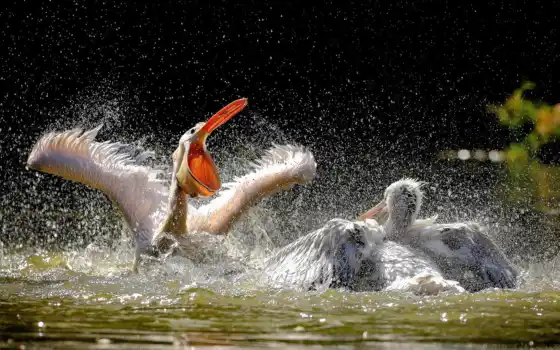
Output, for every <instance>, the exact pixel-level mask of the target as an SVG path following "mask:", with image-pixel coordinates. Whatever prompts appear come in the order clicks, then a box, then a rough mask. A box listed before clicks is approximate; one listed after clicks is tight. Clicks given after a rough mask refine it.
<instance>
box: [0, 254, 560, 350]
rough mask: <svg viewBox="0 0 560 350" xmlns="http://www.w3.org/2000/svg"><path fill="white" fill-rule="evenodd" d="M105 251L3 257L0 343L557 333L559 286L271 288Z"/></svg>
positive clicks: (348, 342) (501, 337) (380, 339)
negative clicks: (99, 259) (140, 263)
mask: <svg viewBox="0 0 560 350" xmlns="http://www.w3.org/2000/svg"><path fill="white" fill-rule="evenodd" d="M105 258H108V256H105ZM109 258H110V260H111V261H112V262H113V263H114V262H117V264H116V266H115V265H110V264H108V263H106V264H96V263H95V258H93V259H92V260H93V261H86V260H88V258H84V257H83V256H82V255H73V254H53V253H50V254H47V253H45V254H41V255H32V256H17V255H12V256H10V257H9V258H7V259H6V257H4V260H3V262H2V268H1V272H0V273H1V275H0V276H1V277H0V283H1V284H2V288H1V290H0V304H1V307H0V345H1V346H3V347H6V346H8V347H9V346H14V347H15V346H16V345H17V344H28V345H30V347H29V348H33V346H31V345H32V344H35V346H41V348H44V347H46V346H48V345H50V346H54V345H56V346H57V347H67V348H73V347H79V348H105V349H107V348H123V345H126V346H127V347H129V348H132V347H134V346H136V347H138V346H139V345H138V344H141V346H142V348H146V347H153V348H165V347H169V348H177V347H179V348H180V347H181V346H186V345H224V346H225V345H235V346H239V347H244V346H259V347H268V346H270V347H282V344H284V346H286V345H294V346H295V345H297V346H299V347H311V346H313V345H321V346H334V345H337V346H340V345H345V346H346V347H350V348H359V347H361V346H365V345H366V344H368V343H371V344H370V345H377V346H380V345H384V347H385V346H388V345H389V344H394V343H410V342H421V343H422V344H424V345H428V344H430V343H437V344H440V345H441V346H444V345H446V344H450V343H453V344H457V343H470V344H473V343H499V344H510V345H525V346H529V345H533V346H537V345H547V344H557V343H558V342H559V340H560V327H559V325H560V293H558V292H557V291H555V290H552V289H549V290H547V288H542V289H541V290H540V291H532V292H531V291H529V289H525V291H507V292H506V291H497V290H496V291H494V290H492V291H485V292H481V293H477V294H460V295H448V296H439V297H418V296H412V295H402V294H390V293H349V292H345V291H341V290H329V291H326V292H323V293H314V292H298V291H281V290H270V289H260V288H255V287H254V286H252V285H251V284H247V283H239V282H236V281H235V280H230V279H228V278H227V277H223V278H216V277H212V276H207V274H208V269H202V268H198V267H195V266H192V265H189V264H188V262H186V261H181V259H178V258H177V259H172V261H170V262H168V263H167V264H164V265H157V264H156V265H152V266H151V267H148V268H145V269H143V270H142V272H141V273H140V274H139V275H130V274H128V273H127V270H126V265H127V264H126V263H123V262H122V261H121V263H120V264H119V263H118V262H119V258H117V257H116V256H112V257H109ZM92 262H94V264H91V263H92ZM80 264H81V265H80ZM119 265H120V266H119ZM216 275H218V274H216ZM135 344H136V345H135ZM432 345H433V344H432ZM432 345H430V346H432ZM414 346H415V347H416V346H417V345H414ZM433 346H435V345H433Z"/></svg>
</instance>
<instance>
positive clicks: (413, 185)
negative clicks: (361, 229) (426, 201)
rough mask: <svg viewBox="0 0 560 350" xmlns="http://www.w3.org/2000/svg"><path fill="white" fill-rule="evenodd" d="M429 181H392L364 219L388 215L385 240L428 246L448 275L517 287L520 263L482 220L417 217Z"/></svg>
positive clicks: (477, 286)
mask: <svg viewBox="0 0 560 350" xmlns="http://www.w3.org/2000/svg"><path fill="white" fill-rule="evenodd" d="M423 185H424V183H422V182H419V181H415V180H412V179H402V180H399V181H397V182H395V183H393V184H391V185H390V186H389V187H387V189H386V190H385V194H384V197H383V200H381V201H380V202H379V204H377V205H376V206H374V207H373V208H371V209H370V210H368V211H367V212H365V213H363V214H362V215H361V216H360V219H366V220H367V219H371V218H374V217H377V218H379V219H380V220H383V219H384V217H385V218H386V221H385V223H384V225H383V227H384V229H385V239H387V240H392V241H394V242H397V243H400V244H403V245H406V246H409V247H412V248H415V249H418V250H420V251H422V252H423V253H424V254H426V255H427V256H428V257H429V258H430V259H431V260H432V261H433V263H434V264H436V265H437V266H438V267H439V268H440V269H441V271H442V272H443V276H445V278H447V279H451V280H455V281H458V282H459V283H460V285H461V286H462V287H464V288H465V289H467V290H469V291H478V290H481V289H485V288H491V287H498V288H514V287H515V286H516V284H517V275H518V273H517V271H516V269H515V267H514V266H513V264H512V263H511V262H510V261H509V260H508V259H507V258H506V256H505V255H504V254H503V253H502V251H500V249H499V248H498V246H497V245H496V244H495V243H494V241H493V240H492V239H491V238H490V237H489V236H488V235H487V234H486V232H485V231H484V230H483V229H482V228H481V227H480V225H479V224H477V223H475V222H465V223H449V224H437V223H435V217H434V218H431V219H425V220H417V217H418V212H419V211H420V207H421V205H422V198H423V196H424V194H423V192H422V186H423Z"/></svg>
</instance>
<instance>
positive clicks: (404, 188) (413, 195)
mask: <svg viewBox="0 0 560 350" xmlns="http://www.w3.org/2000/svg"><path fill="white" fill-rule="evenodd" d="M424 184H425V183H423V182H420V181H416V180H414V179H401V180H399V181H396V182H394V183H392V184H391V185H390V186H389V187H387V189H386V190H385V193H384V195H383V199H382V200H381V201H380V202H379V203H378V204H377V205H375V206H374V207H373V208H371V209H370V210H368V211H366V212H365V213H363V214H362V215H360V217H359V218H360V219H362V220H366V219H373V218H377V219H378V220H381V221H383V220H385V219H386V222H385V224H384V226H385V228H386V231H387V238H388V239H393V238H395V237H394V236H397V237H401V236H403V235H404V234H405V233H406V229H407V228H408V227H409V226H410V225H411V224H412V223H413V222H414V221H415V220H416V218H417V217H418V212H419V211H420V207H421V206H422V197H423V196H424V194H423V192H422V186H424Z"/></svg>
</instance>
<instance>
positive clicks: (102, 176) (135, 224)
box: [27, 99, 316, 271]
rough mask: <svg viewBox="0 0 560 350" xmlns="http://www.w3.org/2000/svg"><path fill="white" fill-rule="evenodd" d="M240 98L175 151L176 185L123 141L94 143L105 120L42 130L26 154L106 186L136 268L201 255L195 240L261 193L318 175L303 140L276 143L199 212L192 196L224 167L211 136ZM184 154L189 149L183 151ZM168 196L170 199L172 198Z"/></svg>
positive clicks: (211, 188)
mask: <svg viewBox="0 0 560 350" xmlns="http://www.w3.org/2000/svg"><path fill="white" fill-rule="evenodd" d="M246 104H247V100H246V99H240V100H237V101H234V102H232V103H231V104H229V105H228V106H226V107H224V108H223V109H222V110H220V111H219V112H218V113H216V114H215V115H214V116H213V117H212V118H210V119H209V120H208V121H207V122H206V123H198V124H197V125H196V126H195V127H194V128H192V129H190V130H189V131H187V132H186V133H185V134H184V135H183V136H182V137H181V139H180V140H179V145H178V147H177V149H176V150H175V152H174V153H173V171H172V174H171V185H170V186H169V188H167V186H166V184H165V181H163V180H162V179H161V178H160V175H161V171H158V170H156V169H153V168H150V167H147V166H144V165H141V164H140V161H141V159H142V158H143V157H144V156H145V154H141V155H139V156H138V157H136V158H133V157H132V156H131V155H130V154H129V153H126V152H124V151H122V149H123V146H125V145H123V144H121V143H111V142H108V141H106V142H96V141H95V136H96V135H97V133H98V131H99V130H100V129H101V125H100V126H98V127H96V128H94V129H92V130H89V131H86V132H82V130H81V129H73V130H68V131H64V132H53V133H48V134H46V135H44V136H42V137H41V138H40V139H39V140H38V141H37V143H36V144H35V146H34V147H33V150H32V151H31V153H30V155H29V158H28V160H27V165H28V167H29V168H31V169H34V170H38V171H42V172H46V173H49V174H54V175H58V176H61V177H63V178H64V179H67V180H72V181H77V182H80V183H83V184H86V185H89V186H91V187H93V188H96V189H99V190H101V191H102V192H103V193H105V195H107V196H108V198H109V199H110V200H111V201H112V202H113V203H114V204H115V205H116V206H117V207H118V208H119V209H120V211H121V213H122V214H123V217H124V221H125V222H126V224H127V225H128V227H129V228H130V230H131V232H132V237H133V241H134V243H135V259H134V265H133V270H134V271H137V269H138V263H139V259H140V255H141V254H149V255H154V254H157V253H158V252H169V251H171V250H172V251H174V252H178V253H181V254H183V255H185V256H187V257H189V258H200V256H197V254H198V255H200V254H201V253H200V249H199V247H197V243H196V242H205V241H208V239H209V238H211V237H212V234H225V233H227V232H228V230H229V229H230V227H231V225H232V224H233V223H234V222H235V221H236V220H237V219H238V218H239V217H240V215H241V214H242V213H243V212H245V211H246V210H247V209H248V208H249V207H250V206H252V205H254V204H255V203H256V202H257V201H258V200H260V199H261V198H263V197H265V196H267V195H271V194H273V193H276V192H278V191H280V190H282V189H288V188H291V187H292V186H294V185H295V184H305V183H309V182H311V181H312V180H313V178H314V177H315V174H316V163H315V160H314V157H313V155H312V154H311V152H309V151H308V150H306V149H304V148H302V147H299V146H291V145H286V146H278V145H275V146H274V147H273V148H272V149H270V150H268V151H267V152H266V154H265V156H264V157H263V158H262V159H261V160H259V161H257V162H256V163H253V167H254V168H253V169H252V171H251V172H250V173H248V174H246V175H244V176H242V177H239V178H236V179H235V180H234V182H232V183H228V184H225V185H224V187H225V188H226V189H225V190H223V191H220V194H219V196H218V197H217V198H215V199H214V200H212V201H211V202H210V203H209V204H207V205H205V206H203V207H202V208H199V209H198V210H197V209H195V208H194V207H192V206H191V205H190V204H188V203H187V197H188V196H191V197H198V196H200V197H207V196H211V195H212V194H214V193H215V192H216V191H218V190H219V189H220V187H221V182H220V178H219V174H218V170H217V169H216V166H215V165H214V162H213V160H212V158H211V156H210V154H209V153H208V152H207V150H206V144H205V141H206V137H207V136H208V135H209V134H210V133H211V132H212V131H214V130H215V129H216V128H217V127H218V126H220V125H221V124H223V123H225V122H226V121H227V120H229V119H230V118H232V117H233V116H234V115H235V114H237V113H239V112H240V111H241V110H242V109H243V108H244V107H245V106H246ZM185 153H186V154H185ZM166 199H167V200H166Z"/></svg>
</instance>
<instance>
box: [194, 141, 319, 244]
mask: <svg viewBox="0 0 560 350" xmlns="http://www.w3.org/2000/svg"><path fill="white" fill-rule="evenodd" d="M316 172H317V164H316V163H315V158H314V157H313V154H312V153H311V152H310V151H309V150H306V149H305V148H303V147H300V146H291V145H286V146H279V145H274V147H273V148H271V149H269V150H267V151H266V154H265V155H264V156H263V157H262V158H261V159H260V160H258V161H257V162H256V163H254V164H253V171H251V172H250V173H248V174H247V175H244V176H242V177H238V178H236V179H235V180H234V181H233V182H230V183H226V184H224V187H225V190H223V191H221V192H220V193H219V194H218V197H216V198H215V199H214V200H212V201H211V202H210V203H209V204H207V205H204V206H202V207H200V208H199V209H198V210H197V212H196V214H195V215H193V216H190V217H189V221H188V224H187V225H188V229H189V232H196V231H204V232H209V233H216V234H222V233H226V232H227V231H228V230H229V229H230V227H231V225H232V224H233V223H234V222H235V221H236V220H237V219H238V218H239V217H240V216H241V215H242V214H243V213H245V212H246V211H247V210H248V209H249V208H250V207H251V206H252V205H254V204H256V202H257V201H259V200H261V199H262V198H264V197H266V196H269V195H272V194H274V193H277V192H279V191H281V190H287V189H290V188H292V187H293V186H294V185H295V184H306V183H309V182H311V181H312V180H313V179H314V178H315V175H316Z"/></svg>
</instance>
